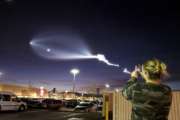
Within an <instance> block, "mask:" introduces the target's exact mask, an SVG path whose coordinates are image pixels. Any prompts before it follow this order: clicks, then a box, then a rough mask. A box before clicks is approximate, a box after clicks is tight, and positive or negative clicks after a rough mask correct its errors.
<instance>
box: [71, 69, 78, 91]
mask: <svg viewBox="0 0 180 120" xmlns="http://www.w3.org/2000/svg"><path fill="white" fill-rule="evenodd" d="M70 73H71V74H72V75H73V93H74V92H75V87H76V86H75V80H76V75H78V74H79V73H80V71H79V69H76V68H73V69H71V71H70Z"/></svg>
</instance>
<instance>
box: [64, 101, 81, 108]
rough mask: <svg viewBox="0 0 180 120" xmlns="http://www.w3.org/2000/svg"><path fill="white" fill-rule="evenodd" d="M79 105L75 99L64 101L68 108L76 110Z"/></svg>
mask: <svg viewBox="0 0 180 120" xmlns="http://www.w3.org/2000/svg"><path fill="white" fill-rule="evenodd" d="M78 104H79V101H78V100H75V99H72V100H66V101H64V106H65V107H67V108H75V107H76V106H77V105H78Z"/></svg>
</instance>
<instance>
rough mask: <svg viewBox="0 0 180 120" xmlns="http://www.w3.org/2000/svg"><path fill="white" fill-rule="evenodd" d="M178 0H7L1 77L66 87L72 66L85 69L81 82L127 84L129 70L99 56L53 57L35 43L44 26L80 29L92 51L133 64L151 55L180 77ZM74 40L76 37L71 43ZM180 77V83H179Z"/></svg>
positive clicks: (2, 12) (0, 21) (0, 35)
mask: <svg viewBox="0 0 180 120" xmlns="http://www.w3.org/2000/svg"><path fill="white" fill-rule="evenodd" d="M177 7H178V6H177V4H176V3H173V2H172V1H171V2H170V0H169V1H167V0H162V1H157V0H156V1H154V0H152V1H147V0H144V1H137V0H132V1H130V0H117V1H115V0H54V1H53V0H1V1H0V71H1V72H3V73H4V74H3V75H2V76H1V78H0V82H4V83H16V84H29V83H30V84H32V85H34V86H42V85H43V86H46V87H48V88H53V87H56V88H58V89H65V88H69V87H71V85H72V83H71V81H72V79H73V77H72V75H71V74H70V73H69V71H70V69H71V68H74V67H75V68H78V69H80V74H79V75H78V77H77V84H78V85H79V86H84V85H94V84H97V85H104V84H105V83H110V84H112V85H121V84H122V81H126V80H127V79H128V78H129V76H128V75H126V74H124V73H122V69H118V68H115V67H110V66H106V65H105V64H104V63H101V62H98V61H97V60H74V61H64V60H63V61H61V60H56V61H53V60H48V59H45V58H42V57H40V56H38V55H37V54H35V53H34V52H33V50H32V48H31V47H30V45H29V42H30V41H31V40H32V39H33V37H34V36H37V35H38V34H41V33H43V32H47V31H51V32H54V33H59V32H64V31H65V32H66V35H69V36H71V35H72V34H73V35H74V34H75V35H78V36H80V37H81V38H83V41H84V42H85V43H86V44H87V45H88V47H89V48H90V50H91V52H92V53H102V54H105V55H106V57H107V58H108V59H109V60H110V61H112V62H114V63H118V64H120V65H121V68H124V67H127V68H128V69H129V70H132V69H133V68H134V66H135V65H136V64H142V63H143V62H144V61H145V60H147V59H149V58H159V59H161V60H162V61H164V62H165V63H167V65H168V70H169V72H170V74H171V78H170V79H169V80H168V82H169V83H170V84H171V85H172V86H173V87H174V88H177V87H178V85H180V84H179V80H180V62H179V61H180V54H179V51H180V48H179V45H180V44H179V39H180V34H179V29H178V27H177V26H178V25H179V23H180V19H179V18H180V16H179V13H178V10H177ZM71 44H73V42H72V43H71ZM177 83H178V84H177Z"/></svg>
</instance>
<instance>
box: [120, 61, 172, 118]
mask: <svg viewBox="0 0 180 120" xmlns="http://www.w3.org/2000/svg"><path fill="white" fill-rule="evenodd" d="M167 75H168V73H167V67H166V65H165V64H164V63H163V62H161V61H160V60H158V59H152V60H148V61H147V62H145V63H144V64H143V65H142V66H136V67H135V70H134V71H133V72H132V73H131V78H130V80H129V81H128V82H127V84H126V85H125V86H124V87H123V90H122V95H123V96H124V97H125V98H126V99H127V100H129V101H131V103H132V113H131V120H168V114H169V111H170V106H171V102H172V91H171V88H170V87H169V86H167V85H164V84H162V79H163V78H164V77H166V76H167ZM139 77H142V79H143V80H144V82H139V81H138V79H139Z"/></svg>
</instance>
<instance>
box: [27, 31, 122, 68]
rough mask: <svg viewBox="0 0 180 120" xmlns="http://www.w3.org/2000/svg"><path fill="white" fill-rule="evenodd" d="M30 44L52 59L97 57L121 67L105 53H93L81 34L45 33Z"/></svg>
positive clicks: (36, 51)
mask: <svg viewBox="0 0 180 120" xmlns="http://www.w3.org/2000/svg"><path fill="white" fill-rule="evenodd" d="M29 44H30V46H31V47H32V49H33V50H34V52H35V53H36V54H38V55H39V56H42V57H44V58H47V59H52V60H78V59H97V60H98V61H100V62H104V63H105V64H106V65H108V66H113V67H119V64H113V63H111V62H109V61H108V60H107V59H106V57H105V55H103V54H96V55H94V54H92V53H91V52H90V50H89V48H88V46H87V45H86V44H85V42H84V41H83V39H82V38H81V37H79V36H74V35H65V34H64V33H63V35H62V33H58V34H57V32H56V34H54V33H45V34H41V35H38V36H36V37H35V38H33V39H32V40H31V41H30V43H29Z"/></svg>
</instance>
